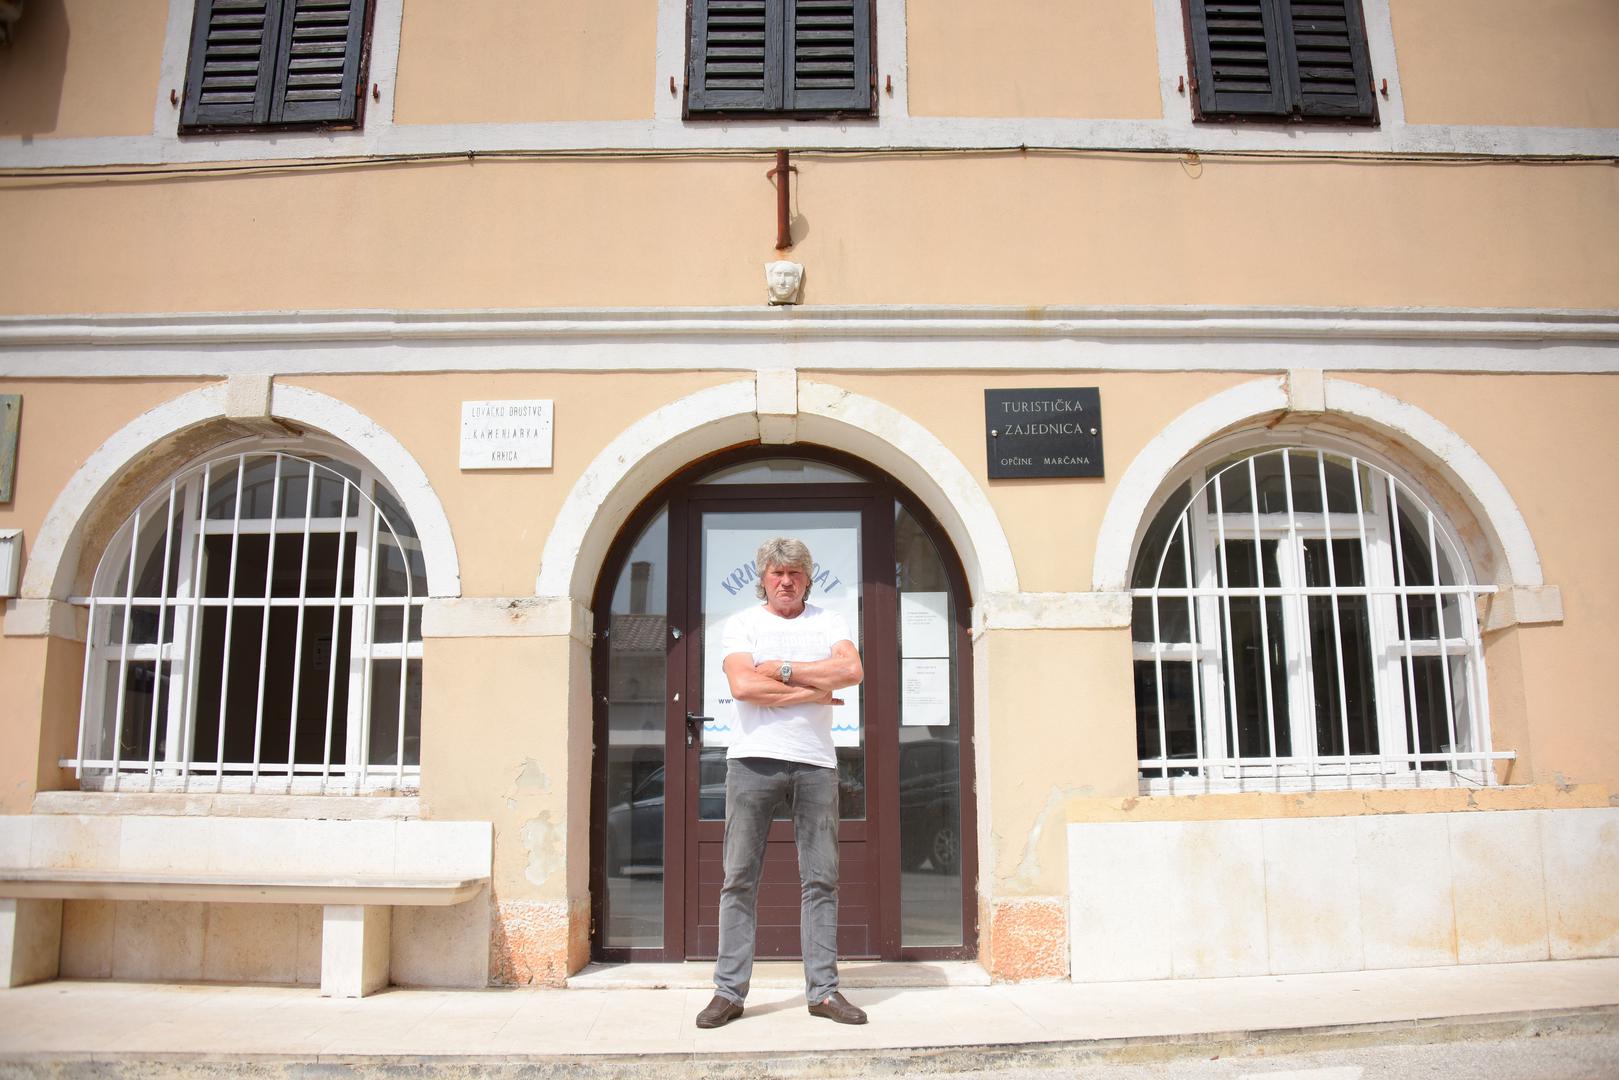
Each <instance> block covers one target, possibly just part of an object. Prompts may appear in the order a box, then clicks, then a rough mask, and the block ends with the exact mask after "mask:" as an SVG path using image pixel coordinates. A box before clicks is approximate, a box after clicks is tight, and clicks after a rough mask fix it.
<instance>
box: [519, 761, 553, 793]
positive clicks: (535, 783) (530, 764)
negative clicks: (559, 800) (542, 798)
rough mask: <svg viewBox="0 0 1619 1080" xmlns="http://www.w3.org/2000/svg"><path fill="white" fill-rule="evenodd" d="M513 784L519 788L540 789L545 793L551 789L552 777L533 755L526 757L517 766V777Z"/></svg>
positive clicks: (527, 789) (525, 789) (539, 790)
mask: <svg viewBox="0 0 1619 1080" xmlns="http://www.w3.org/2000/svg"><path fill="white" fill-rule="evenodd" d="M512 786H513V787H514V788H517V789H518V790H524V791H538V792H540V793H542V794H543V793H546V792H549V791H550V790H551V778H550V777H549V776H547V775H545V771H544V770H543V769H541V768H540V763H539V762H538V761H535V760H534V759H533V758H531V757H530V758H524V759H523V762H522V764H520V765H519V766H518V767H517V778H516V779H515V780H513V781H512Z"/></svg>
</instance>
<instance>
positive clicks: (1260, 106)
mask: <svg viewBox="0 0 1619 1080" xmlns="http://www.w3.org/2000/svg"><path fill="white" fill-rule="evenodd" d="M1217 2H1218V0H1181V14H1182V25H1183V27H1184V30H1185V35H1186V61H1187V67H1188V69H1189V71H1190V73H1191V83H1192V86H1191V91H1192V92H1191V94H1190V95H1188V96H1189V99H1190V101H1191V105H1192V119H1193V121H1194V122H1196V123H1239V124H1264V123H1301V124H1340V125H1348V126H1360V127H1377V126H1379V125H1380V124H1381V118H1380V116H1379V110H1378V104H1377V94H1376V92H1375V87H1374V83H1375V80H1374V78H1373V73H1372V61H1371V37H1370V34H1369V33H1368V31H1367V27H1366V11H1365V5H1364V4H1363V2H1362V0H1335V2H1341V3H1342V4H1343V7H1344V18H1345V30H1346V39H1347V40H1346V44H1347V47H1348V49H1349V53H1350V61H1351V70H1352V73H1353V75H1354V81H1355V100H1354V104H1353V105H1349V106H1346V107H1335V106H1333V105H1332V104H1330V103H1327V102H1323V101H1321V100H1319V99H1314V100H1312V97H1311V95H1310V94H1308V93H1307V92H1306V89H1305V87H1304V86H1303V80H1302V77H1301V73H1300V69H1301V62H1300V51H1299V47H1298V44H1297V42H1296V40H1295V29H1294V20H1293V19H1292V17H1291V5H1292V3H1293V0H1252V2H1253V3H1254V4H1255V6H1256V9H1257V11H1258V13H1259V15H1260V17H1261V19H1262V21H1263V27H1264V29H1263V33H1264V38H1265V44H1266V49H1267V54H1266V60H1267V64H1268V68H1269V79H1270V84H1271V90H1270V92H1269V93H1268V94H1264V93H1261V92H1253V93H1242V92H1236V91H1232V92H1226V93H1221V92H1220V91H1219V90H1217V88H1216V85H1215V84H1216V79H1215V75H1214V61H1213V58H1212V46H1211V43H1210V38H1209V35H1208V33H1207V25H1208V22H1207V20H1208V14H1207V6H1208V5H1209V4H1211V3H1217ZM1267 99H1268V100H1267Z"/></svg>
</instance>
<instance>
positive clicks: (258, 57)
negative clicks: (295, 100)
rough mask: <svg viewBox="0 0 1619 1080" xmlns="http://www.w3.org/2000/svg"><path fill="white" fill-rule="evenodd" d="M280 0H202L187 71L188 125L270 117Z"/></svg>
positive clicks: (257, 121) (185, 110)
mask: <svg viewBox="0 0 1619 1080" xmlns="http://www.w3.org/2000/svg"><path fill="white" fill-rule="evenodd" d="M280 21H281V0H199V2H198V4H197V14H196V18H195V21H194V22H193V23H192V29H191V62H190V67H189V70H188V71H187V72H186V95H185V105H184V107H183V108H182V109H181V112H180V122H181V123H182V124H183V125H185V126H188V127H190V126H205V125H211V124H220V125H241V124H262V123H265V122H266V121H267V120H268V119H269V113H270V93H271V89H272V87H273V85H274V77H275V55H276V52H275V42H276V37H277V32H278V27H279V25H280Z"/></svg>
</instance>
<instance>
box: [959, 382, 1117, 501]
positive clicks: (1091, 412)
mask: <svg viewBox="0 0 1619 1080" xmlns="http://www.w3.org/2000/svg"><path fill="white" fill-rule="evenodd" d="M984 444H985V446H986V448H987V449H986V451H985V453H986V454H987V455H988V459H989V478H990V479H991V480H1005V479H1009V478H1013V477H1019V476H1101V475H1102V398H1101V394H1100V393H1099V392H1098V391H1097V388H1096V387H1094V386H1075V387H1069V388H1067V389H1060V390H985V391H984Z"/></svg>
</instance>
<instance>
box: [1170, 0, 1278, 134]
mask: <svg viewBox="0 0 1619 1080" xmlns="http://www.w3.org/2000/svg"><path fill="white" fill-rule="evenodd" d="M1188 14H1189V15H1190V16H1191V22H1190V29H1191V35H1192V64H1193V71H1194V73H1195V75H1196V78H1197V104H1198V115H1199V116H1227V115H1230V116H1244V115H1247V116H1280V115H1284V114H1285V113H1286V112H1287V75H1286V72H1285V69H1284V66H1283V64H1282V55H1283V45H1282V39H1281V27H1280V26H1279V25H1277V24H1278V20H1277V18H1276V10H1275V8H1274V6H1273V0H1191V3H1190V6H1189V8H1188Z"/></svg>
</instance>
